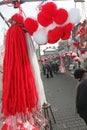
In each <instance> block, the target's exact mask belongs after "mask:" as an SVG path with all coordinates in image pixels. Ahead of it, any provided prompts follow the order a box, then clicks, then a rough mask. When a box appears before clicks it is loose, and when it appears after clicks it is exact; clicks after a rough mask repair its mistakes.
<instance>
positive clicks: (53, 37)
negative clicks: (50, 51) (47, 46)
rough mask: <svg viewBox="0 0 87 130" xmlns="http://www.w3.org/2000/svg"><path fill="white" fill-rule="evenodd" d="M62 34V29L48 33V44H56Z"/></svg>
mask: <svg viewBox="0 0 87 130" xmlns="http://www.w3.org/2000/svg"><path fill="white" fill-rule="evenodd" d="M62 34H63V31H62V27H56V28H54V29H53V30H50V31H49V32H48V43H55V42H57V41H58V40H59V39H60V38H61V36H62Z"/></svg>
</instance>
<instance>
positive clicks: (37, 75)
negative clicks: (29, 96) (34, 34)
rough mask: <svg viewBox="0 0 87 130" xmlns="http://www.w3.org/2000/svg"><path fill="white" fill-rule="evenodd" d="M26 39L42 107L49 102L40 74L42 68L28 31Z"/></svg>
mask: <svg viewBox="0 0 87 130" xmlns="http://www.w3.org/2000/svg"><path fill="white" fill-rule="evenodd" d="M26 39H27V46H28V55H29V58H30V61H31V65H32V69H33V73H34V78H35V82H36V87H37V91H38V96H39V106H40V107H42V105H43V104H44V103H47V101H46V96H45V92H44V87H43V83H42V79H41V75H40V68H39V64H38V60H37V56H36V52H35V48H34V45H33V41H32V39H31V37H30V35H29V34H28V33H26Z"/></svg>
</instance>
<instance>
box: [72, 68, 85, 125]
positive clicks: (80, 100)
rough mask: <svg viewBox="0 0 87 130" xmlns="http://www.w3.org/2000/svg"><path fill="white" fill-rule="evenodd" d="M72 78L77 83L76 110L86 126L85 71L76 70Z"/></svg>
mask: <svg viewBox="0 0 87 130" xmlns="http://www.w3.org/2000/svg"><path fill="white" fill-rule="evenodd" d="M74 77H75V79H78V81H79V85H78V88H77V93H76V110H77V113H78V114H79V116H80V117H81V118H83V120H84V121H85V123H86V125H87V71H85V70H84V69H81V68H80V69H77V70H75V72H74Z"/></svg>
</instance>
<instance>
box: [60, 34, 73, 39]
mask: <svg viewBox="0 0 87 130" xmlns="http://www.w3.org/2000/svg"><path fill="white" fill-rule="evenodd" d="M70 36H71V32H68V33H65V34H64V35H63V36H62V37H61V39H62V40H67V39H69V38H70Z"/></svg>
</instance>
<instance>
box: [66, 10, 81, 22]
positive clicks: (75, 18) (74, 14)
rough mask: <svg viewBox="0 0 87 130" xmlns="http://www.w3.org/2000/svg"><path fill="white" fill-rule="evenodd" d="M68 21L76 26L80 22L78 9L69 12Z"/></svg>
mask: <svg viewBox="0 0 87 130" xmlns="http://www.w3.org/2000/svg"><path fill="white" fill-rule="evenodd" d="M68 13H69V21H70V22H71V23H73V24H78V23H79V22H80V20H81V14H80V9H78V8H72V9H70V10H69V12H68Z"/></svg>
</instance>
